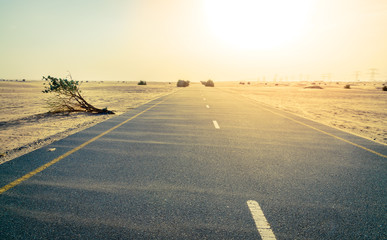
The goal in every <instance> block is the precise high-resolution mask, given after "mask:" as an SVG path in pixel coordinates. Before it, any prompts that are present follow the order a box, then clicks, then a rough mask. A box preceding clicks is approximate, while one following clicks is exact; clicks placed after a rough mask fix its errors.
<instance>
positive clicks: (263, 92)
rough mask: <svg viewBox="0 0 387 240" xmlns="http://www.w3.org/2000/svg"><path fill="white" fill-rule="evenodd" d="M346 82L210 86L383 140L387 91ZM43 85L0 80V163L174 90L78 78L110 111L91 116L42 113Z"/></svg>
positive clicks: (44, 110) (386, 131) (386, 125)
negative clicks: (110, 112)
mask: <svg viewBox="0 0 387 240" xmlns="http://www.w3.org/2000/svg"><path fill="white" fill-rule="evenodd" d="M346 84H348V83H316V84H315V85H311V83H305V82H304V83H302V82H294V83H276V84H275V83H258V82H254V83H251V84H247V83H246V84H245V85H241V84H239V83H237V82H218V83H217V82H215V88H219V90H223V91H228V92H231V93H233V94H238V95H240V96H243V97H247V98H250V99H252V100H254V101H257V102H259V103H262V104H267V105H270V106H272V107H275V108H278V109H281V110H284V111H288V112H291V113H294V114H297V115H300V116H303V117H305V118H308V119H312V120H314V121H317V122H320V123H323V124H326V125H328V126H332V127H335V128H338V129H341V130H343V131H347V132H350V133H353V134H356V135H358V136H361V137H364V138H367V139H370V140H373V141H376V142H379V143H382V144H387V91H382V90H381V87H382V83H380V82H379V83H355V84H354V83H351V84H350V85H351V88H350V89H345V88H344V85H346ZM197 86H200V84H199V83H197ZM307 86H321V87H322V89H314V88H309V89H305V87H307ZM200 87H202V86H200ZM43 89H44V86H43V81H26V82H15V81H14V82H10V81H2V82H0V100H1V106H0V113H1V114H0V142H1V143H2V144H1V146H0V164H1V163H3V162H5V161H9V160H11V159H13V158H15V157H18V156H21V155H23V154H25V153H28V152H31V151H33V150H35V149H38V148H40V147H42V146H46V145H48V144H50V143H52V142H54V141H56V140H59V139H62V138H64V137H66V136H68V135H71V134H73V133H76V132H78V131H81V130H83V129H85V128H88V127H90V126H93V125H95V124H97V123H99V122H102V121H104V120H106V119H108V118H111V117H113V116H116V115H119V114H122V113H124V112H126V111H129V110H130V109H132V108H135V107H137V106H139V105H141V104H143V103H146V102H148V101H150V100H152V99H155V98H157V97H160V96H163V95H166V94H169V93H172V92H174V91H176V90H177V88H176V83H174V82H173V83H172V84H169V83H156V82H154V83H149V82H148V85H146V86H138V85H137V83H136V82H108V81H105V82H83V83H82V84H81V90H82V92H83V95H84V97H85V98H86V100H88V102H89V103H91V104H93V105H94V106H96V107H99V108H104V107H108V109H109V110H114V111H115V112H116V115H95V114H88V113H71V114H50V113H47V112H48V111H49V109H48V108H47V104H46V99H47V98H48V97H49V94H43V93H42V90H43Z"/></svg>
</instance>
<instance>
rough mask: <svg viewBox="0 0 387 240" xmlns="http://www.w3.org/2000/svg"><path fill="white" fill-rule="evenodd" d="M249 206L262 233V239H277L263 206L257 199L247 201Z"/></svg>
mask: <svg viewBox="0 0 387 240" xmlns="http://www.w3.org/2000/svg"><path fill="white" fill-rule="evenodd" d="M247 206H248V207H249V209H250V212H251V215H252V216H253V219H254V222H255V226H256V227H257V229H258V232H259V234H260V235H261V238H262V240H266V239H267V240H269V239H276V238H275V236H274V233H273V231H272V230H271V228H270V224H269V223H268V222H267V220H266V217H265V215H264V214H263V212H262V209H261V207H260V206H259V204H258V203H257V202H256V201H253V200H249V201H247Z"/></svg>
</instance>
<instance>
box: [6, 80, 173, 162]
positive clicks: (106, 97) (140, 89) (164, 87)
mask: <svg viewBox="0 0 387 240" xmlns="http://www.w3.org/2000/svg"><path fill="white" fill-rule="evenodd" d="M43 89H44V85H43V81H26V82H10V81H2V82H0V100H1V106H0V113H1V114H0V142H1V143H2V144H1V146H0V164H1V163H3V162H5V161H8V160H11V159H13V158H15V157H18V156H21V155H23V154H25V153H28V152H31V151H33V150H35V149H38V148H40V147H42V146H46V145H48V144H50V143H52V142H54V141H57V140H59V139H62V138H64V137H66V136H68V135H71V134H74V133H76V132H78V131H81V130H83V129H85V128H88V127H90V126H93V125H95V124H97V123H99V122H102V121H105V120H106V119H108V118H111V117H114V116H116V115H120V114H122V113H124V112H127V111H129V110H130V109H133V108H135V107H138V106H140V105H141V104H144V103H146V102H148V101H150V100H152V99H155V98H158V97H160V96H163V95H166V94H169V93H171V92H173V91H176V89H177V88H176V85H175V83H172V84H169V83H156V82H153V83H149V82H148V84H147V85H146V86H139V85H137V82H108V81H104V82H83V83H81V86H80V89H81V90H82V95H83V96H84V98H85V99H86V100H87V101H88V102H89V103H91V104H92V105H94V106H95V107H99V108H104V107H107V108H108V109H109V110H113V111H115V113H116V114H114V115H100V114H89V113H79V112H78V113H70V114H63V113H59V114H50V113H48V112H49V110H50V109H49V108H48V106H47V103H46V100H47V99H48V98H50V96H52V95H51V94H46V93H42V90H43Z"/></svg>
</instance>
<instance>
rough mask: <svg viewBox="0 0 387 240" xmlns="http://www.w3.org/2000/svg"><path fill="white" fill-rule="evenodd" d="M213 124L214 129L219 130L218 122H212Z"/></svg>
mask: <svg viewBox="0 0 387 240" xmlns="http://www.w3.org/2000/svg"><path fill="white" fill-rule="evenodd" d="M212 122H213V123H214V127H215V128H216V129H220V127H219V124H218V122H217V121H215V120H214V121H212Z"/></svg>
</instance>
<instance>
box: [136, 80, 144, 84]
mask: <svg viewBox="0 0 387 240" xmlns="http://www.w3.org/2000/svg"><path fill="white" fill-rule="evenodd" d="M137 85H146V81H143V80H141V81H139V82H138V83H137Z"/></svg>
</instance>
